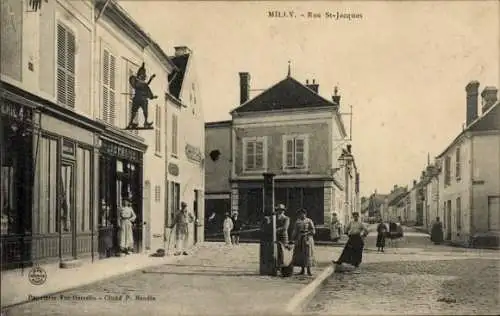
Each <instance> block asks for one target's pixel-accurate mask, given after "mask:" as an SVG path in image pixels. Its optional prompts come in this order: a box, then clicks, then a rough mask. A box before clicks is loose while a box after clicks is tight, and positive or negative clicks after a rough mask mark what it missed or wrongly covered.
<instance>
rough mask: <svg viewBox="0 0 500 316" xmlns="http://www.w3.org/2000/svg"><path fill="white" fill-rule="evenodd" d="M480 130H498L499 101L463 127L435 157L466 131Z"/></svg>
mask: <svg viewBox="0 0 500 316" xmlns="http://www.w3.org/2000/svg"><path fill="white" fill-rule="evenodd" d="M480 131H500V102H498V101H497V102H496V103H495V104H493V105H492V106H491V107H490V108H489V109H488V110H486V113H483V115H481V116H480V117H478V118H477V119H476V120H474V121H473V122H472V123H471V124H469V126H467V128H466V129H464V130H463V131H462V132H461V133H460V134H458V136H457V137H455V139H454V140H453V141H452V142H451V143H450V145H448V147H446V149H445V150H444V151H443V152H442V153H440V154H439V155H438V156H437V157H436V158H441V157H442V156H443V155H444V154H445V153H446V152H448V150H449V149H450V148H451V147H452V146H453V145H455V143H456V142H457V141H458V140H459V139H460V138H461V137H462V136H463V135H464V134H465V133H467V132H480Z"/></svg>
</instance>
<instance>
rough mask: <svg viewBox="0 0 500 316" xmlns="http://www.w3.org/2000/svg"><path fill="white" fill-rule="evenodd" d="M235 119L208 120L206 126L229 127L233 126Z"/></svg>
mask: <svg viewBox="0 0 500 316" xmlns="http://www.w3.org/2000/svg"><path fill="white" fill-rule="evenodd" d="M232 122H233V121H230V120H229V121H216V122H206V123H205V128H207V127H227V126H231V123H232Z"/></svg>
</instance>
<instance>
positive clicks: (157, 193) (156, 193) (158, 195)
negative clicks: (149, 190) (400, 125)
mask: <svg viewBox="0 0 500 316" xmlns="http://www.w3.org/2000/svg"><path fill="white" fill-rule="evenodd" d="M160 192H161V187H160V186H159V185H155V202H160V198H161V195H160Z"/></svg>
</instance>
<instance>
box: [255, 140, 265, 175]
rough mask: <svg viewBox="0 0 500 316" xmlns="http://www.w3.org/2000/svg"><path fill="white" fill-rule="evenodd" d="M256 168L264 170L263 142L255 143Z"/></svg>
mask: <svg viewBox="0 0 500 316" xmlns="http://www.w3.org/2000/svg"><path fill="white" fill-rule="evenodd" d="M255 168H256V169H262V168H264V142H263V141H262V140H258V141H256V142H255Z"/></svg>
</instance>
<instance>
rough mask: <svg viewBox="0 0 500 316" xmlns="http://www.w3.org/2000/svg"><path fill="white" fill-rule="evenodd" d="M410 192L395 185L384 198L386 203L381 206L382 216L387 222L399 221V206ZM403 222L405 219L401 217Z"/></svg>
mask: <svg viewBox="0 0 500 316" xmlns="http://www.w3.org/2000/svg"><path fill="white" fill-rule="evenodd" d="M407 193H408V190H407V188H406V187H400V186H397V185H394V187H393V189H392V190H391V192H390V193H389V194H387V195H386V196H385V198H384V203H383V205H381V215H382V219H383V220H384V221H385V222H391V221H393V222H397V221H399V216H401V215H400V214H399V212H398V206H399V205H400V202H401V200H402V199H403V198H404V197H405V196H406V194H407ZM401 220H403V217H402V216H401Z"/></svg>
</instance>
